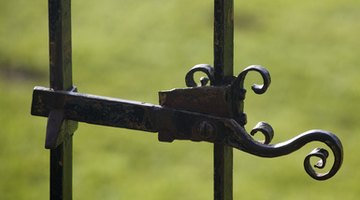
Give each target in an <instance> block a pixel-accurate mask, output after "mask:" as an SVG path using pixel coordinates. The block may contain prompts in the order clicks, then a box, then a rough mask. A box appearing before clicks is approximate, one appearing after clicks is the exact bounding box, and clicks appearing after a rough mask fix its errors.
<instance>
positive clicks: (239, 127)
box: [186, 64, 343, 180]
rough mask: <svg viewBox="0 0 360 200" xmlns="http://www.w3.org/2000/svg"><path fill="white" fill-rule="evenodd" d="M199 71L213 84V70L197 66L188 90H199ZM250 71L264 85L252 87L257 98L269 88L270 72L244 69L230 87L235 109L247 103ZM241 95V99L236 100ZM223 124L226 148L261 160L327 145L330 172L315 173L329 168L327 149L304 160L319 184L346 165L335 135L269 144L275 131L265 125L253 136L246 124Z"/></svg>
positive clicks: (319, 134) (304, 135) (314, 134)
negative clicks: (259, 136) (314, 159)
mask: <svg viewBox="0 0 360 200" xmlns="http://www.w3.org/2000/svg"><path fill="white" fill-rule="evenodd" d="M198 71H201V72H203V73H205V74H206V75H207V76H208V78H207V79H206V80H207V81H208V80H210V81H212V80H213V68H212V67H211V66H210V65H206V64H201V65H196V66H195V67H193V68H192V69H191V70H190V71H189V72H188V73H187V75H186V85H187V86H188V87H196V86H198V85H197V84H196V83H195V81H194V73H195V72H198ZM251 71H254V72H257V73H259V74H260V75H261V77H262V81H263V83H262V84H254V85H252V87H251V88H252V90H253V91H254V92H255V93H256V94H263V93H265V92H266V91H267V89H268V88H269V86H270V83H271V77H270V73H269V71H268V70H267V69H265V68H264V67H262V66H259V65H251V66H249V67H247V68H245V69H244V70H243V71H242V72H241V73H240V74H239V75H238V76H237V77H236V78H234V79H233V81H232V82H231V84H230V90H231V93H230V94H231V95H232V96H231V99H232V101H237V102H232V104H233V105H234V106H236V105H243V101H244V100H245V88H244V81H245V78H246V76H247V74H248V73H249V72H251ZM206 83H207V82H203V81H201V86H205V85H206ZM239 95H240V98H238V97H237V96H239ZM244 115H245V114H244V113H238V116H244ZM240 121H241V120H240ZM224 124H225V126H226V127H227V129H228V130H227V131H225V132H226V134H228V135H227V136H226V137H225V140H224V141H223V142H224V143H225V144H227V145H229V146H232V147H234V148H236V149H239V150H241V151H244V152H247V153H250V154H253V155H257V156H260V157H278V156H284V155H287V154H290V153H292V152H294V151H297V150H299V149H300V148H302V147H303V146H305V145H306V144H308V143H311V142H314V141H317V142H322V143H324V144H325V145H327V146H328V147H329V148H330V149H331V151H332V153H333V155H334V163H333V164H332V167H331V168H330V170H329V172H327V173H318V172H317V171H316V169H315V168H317V169H323V168H324V167H325V166H326V164H327V162H326V161H327V158H328V156H329V152H328V151H327V150H326V149H323V148H316V149H315V150H313V151H312V152H311V153H310V154H308V155H307V156H306V157H305V159H304V168H305V171H306V172H307V173H308V174H309V175H310V176H311V177H312V178H314V179H316V180H326V179H329V178H331V177H332V176H334V175H335V174H336V172H337V171H338V170H339V169H340V167H341V164H342V161H343V148H342V144H341V142H340V140H339V139H338V138H337V137H336V135H334V134H332V133H330V132H327V131H324V130H310V131H307V132H305V133H302V134H300V135H298V136H296V137H294V138H292V139H290V140H288V141H285V142H282V143H278V144H270V143H271V141H272V139H273V137H274V130H273V128H272V127H271V125H270V124H268V123H266V122H259V123H258V124H256V126H255V127H254V128H253V129H252V130H251V131H250V133H248V132H247V131H246V130H245V128H244V124H240V123H239V120H235V119H224ZM229 129H230V130H229ZM258 132H261V133H262V134H263V135H264V137H265V140H264V141H262V142H260V141H256V140H254V138H253V137H252V136H254V135H255V134H256V133H258ZM312 157H317V158H319V159H320V160H319V161H318V162H317V163H316V164H315V165H314V166H312V165H311V163H310V160H311V158H312Z"/></svg>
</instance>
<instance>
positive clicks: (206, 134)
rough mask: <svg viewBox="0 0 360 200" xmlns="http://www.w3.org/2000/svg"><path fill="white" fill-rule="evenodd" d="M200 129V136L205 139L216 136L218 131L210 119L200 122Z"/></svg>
mask: <svg viewBox="0 0 360 200" xmlns="http://www.w3.org/2000/svg"><path fill="white" fill-rule="evenodd" d="M198 131H199V134H200V137H202V138H203V139H211V138H214V137H215V134H216V131H215V127H214V125H213V124H211V123H210V122H208V121H202V122H200V123H199V126H198Z"/></svg>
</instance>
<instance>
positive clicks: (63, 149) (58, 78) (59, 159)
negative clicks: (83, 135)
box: [48, 0, 73, 200]
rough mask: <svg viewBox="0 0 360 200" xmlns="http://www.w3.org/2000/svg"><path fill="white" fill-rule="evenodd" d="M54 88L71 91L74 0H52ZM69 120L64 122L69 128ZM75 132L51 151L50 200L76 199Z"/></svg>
mask: <svg viewBox="0 0 360 200" xmlns="http://www.w3.org/2000/svg"><path fill="white" fill-rule="evenodd" d="M48 6H49V42H50V44H49V48H50V87H51V88H53V89H54V90H70V89H71V88H72V87H73V85H72V66H71V62H72V60H71V57H72V56H71V0H48ZM66 124H67V123H63V126H65V127H63V128H64V129H65V130H66V129H68V127H66ZM72 134H73V133H68V134H66V137H65V139H64V141H63V142H62V143H61V144H60V145H59V146H58V147H57V148H56V149H52V150H50V199H51V200H58V199H59V200H60V199H61V200H64V199H66V200H70V199H72Z"/></svg>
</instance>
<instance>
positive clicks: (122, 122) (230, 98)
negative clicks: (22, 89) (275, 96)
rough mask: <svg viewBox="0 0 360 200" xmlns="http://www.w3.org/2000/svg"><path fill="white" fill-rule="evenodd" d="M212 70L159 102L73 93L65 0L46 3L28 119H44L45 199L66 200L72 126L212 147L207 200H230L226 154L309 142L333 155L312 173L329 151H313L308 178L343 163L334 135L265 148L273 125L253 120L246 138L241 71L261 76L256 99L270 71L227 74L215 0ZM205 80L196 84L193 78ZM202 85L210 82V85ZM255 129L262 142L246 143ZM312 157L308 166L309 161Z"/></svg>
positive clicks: (280, 151) (229, 36)
mask: <svg viewBox="0 0 360 200" xmlns="http://www.w3.org/2000/svg"><path fill="white" fill-rule="evenodd" d="M214 13H215V19H214V67H212V66H211V65H208V64H200V65H196V66H194V67H193V68H192V69H190V71H189V72H188V73H187V74H186V76H185V82H186V85H187V86H188V88H183V89H173V90H170V91H162V92H159V99H160V105H153V104H147V103H142V102H135V101H128V100H123V99H115V98H108V97H101V96H95V95H89V94H81V93H77V90H76V88H74V87H73V85H72V74H71V73H72V72H71V71H72V70H71V23H70V0H49V34H50V88H44V87H36V88H35V89H34V93H33V101H32V109H31V113H32V115H37V116H43V117H48V125H47V130H46V142H45V147H46V148H47V149H50V199H67V200H68V199H72V135H73V133H74V132H75V130H76V128H77V122H85V123H91V124H97V125H105V126H113V127H120V128H128V129H135V130H142V131H147V132H158V133H159V134H158V139H159V141H161V142H172V141H174V140H190V141H196V142H199V141H206V142H211V143H214V199H216V200H231V199H233V194H232V188H233V186H232V184H233V183H232V181H233V180H232V170H233V169H232V165H233V156H232V155H233V149H232V148H236V149H238V150H241V151H244V152H247V153H250V154H253V155H256V156H260V157H278V156H283V155H287V154H290V153H292V152H294V151H296V150H298V149H300V148H302V147H303V146H304V145H306V144H308V143H310V142H313V141H317V142H322V143H324V144H325V145H327V146H328V148H329V149H330V150H331V151H332V153H333V156H334V162H333V163H332V167H331V168H330V170H329V172H327V173H318V172H316V170H315V168H319V169H322V168H324V167H325V165H326V163H327V162H326V161H327V157H328V156H329V152H328V151H327V150H326V149H323V148H316V149H315V150H313V151H312V152H311V153H310V154H309V155H307V156H306V157H305V159H304V168H305V171H306V172H307V173H308V174H309V175H310V176H311V177H312V178H314V179H316V180H326V179H328V178H331V177H332V176H334V175H335V174H336V173H337V171H338V170H339V169H340V167H341V165H342V161H343V148H342V144H341V142H340V140H339V139H338V138H337V137H336V135H334V134H332V133H330V132H328V131H323V130H310V131H307V132H305V133H302V134H300V135H298V136H296V137H294V138H292V139H290V140H288V141H285V142H282V143H279V144H271V140H272V139H273V137H274V131H273V128H272V127H271V126H270V125H269V124H268V123H266V122H259V123H258V124H257V125H256V126H255V127H254V128H253V129H252V130H251V131H250V133H248V132H247V131H246V130H245V128H244V126H245V124H246V115H245V113H243V107H244V100H245V95H246V90H245V87H244V81H245V78H246V75H247V74H248V73H249V72H257V73H258V74H260V75H261V77H262V80H263V83H262V84H261V85H258V84H255V85H253V86H252V90H253V91H254V92H255V93H256V94H263V93H265V92H266V90H267V89H268V87H269V86H270V83H271V78H270V73H269V72H268V71H267V70H266V69H265V68H263V67H261V66H255V65H253V66H249V67H247V68H245V69H244V70H243V71H242V72H241V73H240V74H239V75H238V76H237V77H235V76H233V0H215V7H214ZM196 72H202V73H204V74H205V75H206V76H207V77H203V78H201V79H200V84H199V85H198V84H197V83H196V81H195V80H194V74H195V73H196ZM208 83H210V86H207V85H209V84H208ZM257 132H261V133H262V134H263V135H264V136H265V141H262V142H259V141H256V140H254V139H253V137H252V136H253V135H255V134H256V133H257ZM312 157H317V158H319V159H320V160H319V162H317V163H316V164H315V165H314V166H311V163H310V159H311V158H312Z"/></svg>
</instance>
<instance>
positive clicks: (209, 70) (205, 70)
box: [185, 64, 214, 87]
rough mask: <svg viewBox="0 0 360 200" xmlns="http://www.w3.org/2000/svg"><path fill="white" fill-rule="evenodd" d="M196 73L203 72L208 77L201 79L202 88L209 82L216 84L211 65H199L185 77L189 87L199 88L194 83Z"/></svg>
mask: <svg viewBox="0 0 360 200" xmlns="http://www.w3.org/2000/svg"><path fill="white" fill-rule="evenodd" d="M195 72H203V73H205V74H206V75H207V77H201V78H200V83H201V84H200V86H205V85H206V84H207V83H208V82H209V81H210V83H213V82H214V68H213V67H212V66H211V65H209V64H198V65H195V66H194V67H193V68H191V69H190V71H189V72H188V73H187V74H186V76H185V82H186V86H187V87H197V86H198V84H197V83H196V82H195V81H194V74H195Z"/></svg>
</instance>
